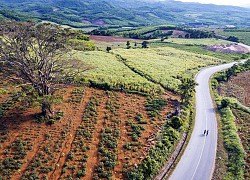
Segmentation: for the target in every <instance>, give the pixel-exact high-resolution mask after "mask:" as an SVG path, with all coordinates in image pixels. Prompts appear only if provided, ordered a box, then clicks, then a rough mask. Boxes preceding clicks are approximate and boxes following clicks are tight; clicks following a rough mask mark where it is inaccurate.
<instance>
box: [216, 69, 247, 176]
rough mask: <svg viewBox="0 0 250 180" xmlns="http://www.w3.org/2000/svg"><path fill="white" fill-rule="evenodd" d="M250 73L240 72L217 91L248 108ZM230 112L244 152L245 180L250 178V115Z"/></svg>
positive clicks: (243, 112) (237, 111) (238, 109)
mask: <svg viewBox="0 0 250 180" xmlns="http://www.w3.org/2000/svg"><path fill="white" fill-rule="evenodd" d="M249 80H250V71H247V72H242V73H239V74H237V76H234V77H232V78H231V79H230V81H228V82H226V83H225V84H220V86H219V88H218V90H219V93H220V95H222V96H227V97H234V98H237V99H238V101H240V102H241V103H242V104H244V105H245V106H247V107H250V92H249V86H250V83H249V82H250V81H249ZM232 112H233V114H234V116H235V118H236V119H235V120H236V124H237V130H238V134H239V136H240V139H241V142H242V145H243V147H244V150H245V152H246V158H245V161H246V167H245V173H244V176H245V179H248V178H250V148H249V139H250V132H249V129H250V113H249V112H246V111H243V110H242V109H240V108H232Z"/></svg>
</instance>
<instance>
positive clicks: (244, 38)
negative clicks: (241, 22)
mask: <svg viewBox="0 0 250 180" xmlns="http://www.w3.org/2000/svg"><path fill="white" fill-rule="evenodd" d="M220 34H222V35H225V36H227V37H229V36H236V37H238V38H239V40H240V42H243V43H245V44H247V45H249V46H250V32H221V33H220Z"/></svg>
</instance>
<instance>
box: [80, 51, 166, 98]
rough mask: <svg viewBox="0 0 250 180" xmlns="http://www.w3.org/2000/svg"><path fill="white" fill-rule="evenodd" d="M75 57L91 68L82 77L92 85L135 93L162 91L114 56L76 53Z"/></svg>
mask: <svg viewBox="0 0 250 180" xmlns="http://www.w3.org/2000/svg"><path fill="white" fill-rule="evenodd" d="M75 57H76V58H78V59H80V60H82V61H83V62H85V63H86V64H89V65H91V66H93V68H92V69H91V70H89V71H86V72H85V73H84V74H83V75H84V78H85V79H88V80H91V81H93V83H94V84H99V85H101V84H102V85H103V86H108V87H110V88H112V89H119V90H123V89H124V90H129V91H137V92H143V93H149V92H151V93H160V92H163V89H162V88H161V87H160V86H159V85H157V84H154V83H152V82H150V81H148V80H147V79H145V78H143V77H141V76H140V75H138V74H136V73H134V72H133V71H132V70H130V69H129V68H128V67H126V66H125V65H124V64H123V63H122V62H120V61H118V60H117V58H116V56H115V55H113V54H110V53H105V52H102V51H91V52H78V53H76V54H75Z"/></svg>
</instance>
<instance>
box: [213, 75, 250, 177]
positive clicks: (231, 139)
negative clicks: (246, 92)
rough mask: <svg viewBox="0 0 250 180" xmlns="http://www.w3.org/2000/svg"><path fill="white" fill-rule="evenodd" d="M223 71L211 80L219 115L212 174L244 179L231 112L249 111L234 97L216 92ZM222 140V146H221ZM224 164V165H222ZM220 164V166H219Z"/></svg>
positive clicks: (237, 129)
mask: <svg viewBox="0 0 250 180" xmlns="http://www.w3.org/2000/svg"><path fill="white" fill-rule="evenodd" d="M223 75H224V74H223V73H217V74H215V75H214V76H213V80H212V82H211V85H212V88H213V93H214V96H215V101H216V104H217V107H218V111H219V114H220V116H221V118H220V121H219V123H218V124H219V131H218V132H219V139H218V149H217V159H216V167H219V169H216V170H215V174H214V176H213V178H214V179H244V170H245V165H246V161H245V157H246V153H245V151H244V149H243V146H242V142H241V139H240V136H239V134H238V133H239V128H238V127H237V125H236V117H235V116H234V114H233V111H234V110H235V109H239V110H241V111H244V112H247V113H249V112H250V111H249V109H248V108H246V107H244V106H242V105H241V104H239V103H238V101H237V100H236V99H233V98H226V97H221V96H220V95H218V94H217V92H216V88H217V86H218V81H217V80H216V79H218V77H221V76H223ZM222 141H223V147H222ZM223 164H225V165H226V166H225V165H223ZM220 165H222V166H220Z"/></svg>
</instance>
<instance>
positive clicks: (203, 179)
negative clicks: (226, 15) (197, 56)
mask: <svg viewBox="0 0 250 180" xmlns="http://www.w3.org/2000/svg"><path fill="white" fill-rule="evenodd" d="M233 64H234V63H230V64H224V65H220V66H215V67H210V68H206V69H203V70H202V71H200V72H199V73H198V74H197V76H196V81H197V83H198V84H199V85H198V86H197V87H196V117H195V125H194V130H193V132H192V135H191V138H190V141H189V143H188V145H187V147H186V150H185V151H184V153H183V155H182V157H181V160H180V161H179V163H178V164H177V166H176V168H175V170H174V172H173V173H172V175H171V176H170V180H209V179H211V178H212V174H213V170H214V166H215V158H216V149H217V121H216V114H215V111H214V107H213V103H212V98H211V95H210V90H209V78H210V77H211V75H212V74H214V73H216V72H218V71H221V70H224V69H227V68H229V67H231V66H232V65H233ZM205 129H207V130H209V133H208V136H204V135H203V132H204V130H205Z"/></svg>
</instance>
